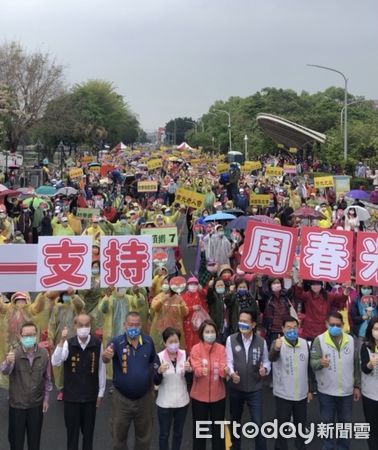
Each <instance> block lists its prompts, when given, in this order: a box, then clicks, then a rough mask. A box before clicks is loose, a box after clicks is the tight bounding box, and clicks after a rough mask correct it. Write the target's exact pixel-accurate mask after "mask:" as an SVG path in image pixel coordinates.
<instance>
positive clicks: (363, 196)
mask: <svg viewBox="0 0 378 450" xmlns="http://www.w3.org/2000/svg"><path fill="white" fill-rule="evenodd" d="M345 197H349V198H354V199H355V200H369V197H370V194H369V192H366V191H363V190H362V189H354V190H353V191H349V192H347V193H346V194H345Z"/></svg>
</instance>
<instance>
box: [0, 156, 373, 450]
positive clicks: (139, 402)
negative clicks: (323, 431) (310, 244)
mask: <svg viewBox="0 0 378 450" xmlns="http://www.w3.org/2000/svg"><path fill="white" fill-rule="evenodd" d="M158 156H159V155H158ZM151 158H152V159H153V158H154V156H150V155H149V154H148V153H147V152H143V151H140V152H135V151H134V152H131V151H130V152H125V151H123V150H115V151H114V152H112V153H110V154H109V155H108V157H107V159H106V160H104V161H102V165H100V164H95V163H94V164H92V165H91V164H90V163H88V158H87V159H86V161H87V162H86V163H85V164H84V163H83V162H80V160H78V161H73V164H72V167H71V168H70V167H67V169H66V174H59V173H57V172H58V171H55V170H54V169H53V168H52V167H49V164H48V161H44V164H43V166H44V173H45V179H44V181H45V185H46V186H51V187H52V186H58V187H61V188H60V190H56V192H55V193H53V194H49V196H45V195H40V194H38V193H37V191H35V190H33V189H32V188H29V187H27V186H26V187H24V188H22V189H20V190H19V191H15V192H14V193H11V194H7V196H6V197H4V198H3V203H2V204H1V205H0V243H1V244H4V245H7V244H17V243H19V244H22V243H24V244H25V243H29V244H31V243H34V244H36V243H38V239H39V237H40V236H75V235H76V236H78V235H87V236H91V237H92V240H93V247H92V278H91V289H88V290H78V291H74V290H73V289H72V288H68V289H67V290H65V291H47V292H38V293H34V292H33V293H28V292H21V291H18V292H4V293H3V294H2V295H1V298H0V321H1V326H0V363H1V366H0V372H1V374H2V375H1V378H0V384H1V386H2V387H4V388H9V442H10V447H11V449H12V450H21V449H23V448H24V440H25V436H26V437H27V442H28V448H29V449H31V450H37V449H39V448H40V439H41V430H42V423H43V414H44V413H46V412H47V410H48V407H49V394H50V392H51V391H52V389H53V385H55V388H56V395H57V397H56V398H57V401H63V403H64V421H65V426H66V429H67V448H68V449H69V450H75V449H78V446H79V438H80V434H82V440H83V444H82V448H83V450H91V449H92V448H93V433H94V428H95V419H96V410H97V408H98V407H99V406H100V404H101V400H102V398H103V397H104V395H105V392H106V390H107V391H108V392H109V393H110V394H111V396H112V421H111V427H112V441H113V444H112V445H113V449H114V450H121V449H125V448H127V440H128V436H129V429H130V425H131V424H132V423H133V425H134V429H135V443H134V448H135V449H137V450H144V449H148V448H150V444H151V439H152V417H153V410H154V408H155V404H156V407H157V415H158V421H159V430H160V431H159V446H160V449H161V450H164V449H169V448H172V450H179V449H180V448H181V443H182V438H183V429H184V424H185V420H186V416H187V412H188V408H189V404H191V408H192V418H193V448H194V449H196V450H197V449H205V448H206V439H201V438H198V436H196V431H198V429H197V426H196V424H197V423H198V422H200V421H206V420H210V421H212V422H216V421H223V420H224V419H225V418H229V419H230V420H231V421H233V422H237V423H241V418H242V413H243V406H244V403H246V404H247V407H248V410H249V414H250V417H251V420H252V421H253V422H254V423H255V424H257V425H258V426H261V425H262V424H263V388H266V389H270V388H271V389H272V393H271V394H269V395H273V396H274V398H275V402H276V418H277V419H278V421H279V423H284V422H288V421H292V422H293V423H294V424H295V426H299V425H302V426H303V427H304V428H305V426H306V422H307V404H308V402H309V401H310V400H312V398H313V395H316V396H317V397H318V399H319V405H320V418H321V420H322V421H323V422H325V423H336V422H338V423H351V422H352V421H353V420H352V419H353V417H352V403H353V400H354V401H358V400H359V399H360V397H362V402H363V410H364V414H365V419H366V422H367V423H368V424H369V425H370V438H369V440H368V445H369V448H370V449H376V448H378V426H377V420H376V419H377V413H378V394H377V393H378V307H377V287H376V286H360V285H357V284H356V281H355V276H354V275H355V273H354V275H353V276H352V278H351V280H350V282H348V283H337V282H335V283H325V282H322V281H319V280H302V279H301V278H300V277H299V274H298V270H297V267H295V266H294V267H293V269H292V271H291V272H290V276H289V277H288V278H284V279H278V278H277V279H274V278H273V279H272V278H269V277H267V276H265V275H260V274H257V273H245V272H244V271H243V270H242V269H241V268H240V258H241V253H242V249H243V243H244V231H245V226H241V227H240V228H233V227H232V225H230V224H229V222H227V221H223V220H210V221H208V220H207V217H209V216H210V215H212V214H214V213H217V212H230V213H235V214H236V215H239V216H252V218H253V217H255V218H256V220H262V219H261V218H265V219H263V220H269V221H270V223H274V224H279V225H283V226H287V227H298V228H299V229H300V228H301V226H302V225H303V224H307V223H308V220H311V223H313V224H314V225H317V226H319V227H321V228H335V229H343V230H350V231H355V232H357V231H361V230H364V229H365V225H366V224H365V219H364V216H363V215H361V213H360V211H361V210H365V207H366V205H365V203H363V202H362V201H361V199H362V198H357V197H355V198H354V199H353V200H350V199H348V198H346V197H345V195H344V194H339V195H336V191H335V189H333V188H326V189H318V188H315V183H314V178H313V177H312V176H311V170H310V171H308V169H311V167H310V168H308V167H306V164H308V161H305V160H303V161H295V160H294V163H295V165H296V173H294V174H290V175H288V174H285V173H283V174H282V175H281V176H274V177H267V176H265V171H266V167H283V166H284V165H285V164H286V163H289V164H290V163H292V162H293V160H292V157H290V156H287V159H285V157H283V156H280V157H274V156H271V157H268V158H264V161H263V164H262V168H261V170H255V171H243V170H241V168H240V165H238V164H237V163H231V164H230V166H229V168H228V170H227V171H226V172H225V173H223V174H220V173H217V169H216V161H215V162H214V158H207V157H206V155H203V154H201V153H199V152H193V154H192V153H191V152H190V151H185V152H183V153H182V154H181V155H178V156H175V155H173V154H172V149H165V150H161V151H160V160H161V165H160V166H159V167H157V168H154V169H150V170H149V167H148V160H149V159H151ZM289 158H291V159H290V160H289ZM155 159H156V155H155ZM102 166H107V170H106V172H105V173H104V172H103V170H102ZM312 166H315V164H314V163H313V164H312ZM72 168H81V169H83V170H82V175H80V176H79V177H78V178H70V173H73V172H72V171H71V169H72ZM369 170H370V169H369ZM377 172H378V171H376V174H377ZM365 176H366V171H365ZM142 181H153V182H156V190H155V191H154V192H143V191H139V190H138V182H142ZM372 181H373V183H374V184H373V186H374V187H373V188H372V193H371V194H369V195H370V197H369V200H371V202H372V203H378V198H377V196H378V177H377V176H375V178H374V177H373V176H372ZM180 188H184V189H189V190H191V191H193V192H195V193H196V194H202V196H203V204H202V205H201V207H197V208H195V207H194V206H189V204H190V201H189V202H186V204H182V203H180V202H178V201H177V200H176V193H177V191H178V189H180ZM253 194H268V195H269V201H268V203H267V204H263V205H261V204H255V203H253V201H250V199H251V198H253ZM364 198H367V197H366V196H365V197H364ZM303 208H310V209H311V210H312V211H314V215H313V216H312V215H309V216H303V215H302V214H297V213H298V211H299V210H301V209H303ZM85 209H88V210H90V211H91V215H90V217H88V216H85V215H84V216H83V215H82V212H83V210H85ZM92 213H93V214H92ZM316 213H317V214H318V215H316ZM146 227H147V228H164V227H177V229H178V235H179V241H180V243H181V245H178V246H177V247H165V248H161V247H159V248H156V249H154V255H153V260H154V272H153V280H152V283H151V286H150V287H148V288H144V287H140V286H137V285H136V286H134V287H132V288H127V289H126V288H114V287H113V286H109V287H107V288H102V287H100V270H101V265H100V256H99V253H100V242H101V238H102V236H109V235H115V236H122V235H137V234H140V233H141V230H142V229H143V228H146ZM189 247H195V250H194V252H195V253H196V258H195V263H194V265H193V266H191V267H187V264H186V263H185V260H186V256H187V252H188V251H189V250H188V248H189ZM0 251H1V247H0ZM186 272H190V274H189V275H187V276H186V278H184V279H182V278H183V276H185V275H186ZM178 286H179V287H180V288H178ZM226 397H228V406H229V410H228V411H226ZM50 401H51V400H50ZM211 429H212V435H213V438H212V448H213V449H214V450H220V449H224V448H225V447H224V446H225V443H224V436H223V434H222V433H221V428H220V426H218V425H216V424H213V425H212V427H211ZM171 434H172V438H170V436H171ZM170 439H171V443H170ZM231 440H232V448H233V449H234V450H235V449H239V448H240V445H241V441H240V439H239V438H238V437H237V436H235V435H234V434H231ZM255 445H256V449H257V450H264V449H266V446H267V443H266V440H265V438H264V437H263V436H262V435H261V434H258V436H257V437H256V444H255ZM295 445H296V448H298V449H300V448H304V447H305V442H304V439H303V438H301V437H297V439H296V441H295ZM349 445H350V437H345V436H344V437H342V438H340V439H338V440H337V446H338V448H340V449H341V448H342V449H346V448H348V447H349ZM322 446H323V448H324V449H331V448H334V440H333V439H332V438H330V437H329V438H326V439H324V440H323V442H322ZM276 448H277V449H278V448H279V449H281V450H284V449H286V448H288V440H287V439H284V438H280V439H278V441H277V443H276Z"/></svg>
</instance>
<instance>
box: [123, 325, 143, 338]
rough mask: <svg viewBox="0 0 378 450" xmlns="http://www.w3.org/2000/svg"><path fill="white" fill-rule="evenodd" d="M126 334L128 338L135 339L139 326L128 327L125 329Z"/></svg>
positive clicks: (137, 335) (138, 332)
mask: <svg viewBox="0 0 378 450" xmlns="http://www.w3.org/2000/svg"><path fill="white" fill-rule="evenodd" d="M126 333H127V336H128V337H129V338H130V339H136V338H137V337H139V336H140V328H139V327H128V328H127V329H126Z"/></svg>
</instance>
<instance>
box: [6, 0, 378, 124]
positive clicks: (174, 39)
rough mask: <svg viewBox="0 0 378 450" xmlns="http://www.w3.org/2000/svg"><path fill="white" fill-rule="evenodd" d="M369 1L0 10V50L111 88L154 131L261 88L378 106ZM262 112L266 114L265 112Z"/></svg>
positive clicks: (42, 2) (37, 0)
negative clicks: (345, 95)
mask: <svg viewBox="0 0 378 450" xmlns="http://www.w3.org/2000/svg"><path fill="white" fill-rule="evenodd" d="M377 19H378V1H377V0H60V1H59V0H0V41H4V40H7V41H11V40H17V41H19V42H21V43H22V44H23V45H25V46H26V47H27V48H28V49H30V50H36V49H41V50H43V51H47V52H49V53H51V54H52V55H54V56H55V57H56V60H57V61H58V62H60V63H62V64H63V65H64V66H65V67H66V72H65V73H66V79H67V83H68V84H73V83H77V82H82V81H85V80H87V79H90V78H92V79H93V78H97V79H105V80H109V81H113V82H114V84H115V86H116V88H117V90H118V91H119V92H120V93H121V94H122V95H124V96H125V97H126V99H127V101H128V103H129V104H130V106H131V107H132V109H133V110H134V111H135V113H137V115H138V116H139V119H140V122H141V125H142V126H143V127H144V128H145V129H147V130H152V129H154V128H157V127H159V126H163V125H164V124H165V123H166V122H167V121H168V120H169V119H171V118H173V117H177V116H183V115H186V116H192V117H193V118H194V119H196V118H198V117H200V116H201V115H202V114H203V113H204V112H206V111H207V110H208V108H209V106H210V105H211V104H212V103H213V102H214V101H215V100H218V99H223V100H226V99H227V98H228V97H230V96H247V95H250V94H253V93H254V92H256V91H258V90H260V89H262V88H264V87H267V86H274V87H282V88H291V89H294V90H296V91H301V90H307V91H309V92H316V91H318V90H323V89H325V88H326V87H328V86H331V85H340V86H342V85H343V81H342V78H341V77H340V76H339V75H337V74H334V73H331V72H328V71H322V70H319V69H313V68H308V67H306V63H313V64H320V65H325V66H332V67H335V68H337V69H339V70H341V71H343V72H345V74H346V75H347V76H348V78H349V80H350V82H349V90H350V92H351V93H353V94H358V95H364V96H366V97H368V98H373V99H377V98H378V83H377V80H378V51H377V50H378V20H377ZM265 112H269V111H265Z"/></svg>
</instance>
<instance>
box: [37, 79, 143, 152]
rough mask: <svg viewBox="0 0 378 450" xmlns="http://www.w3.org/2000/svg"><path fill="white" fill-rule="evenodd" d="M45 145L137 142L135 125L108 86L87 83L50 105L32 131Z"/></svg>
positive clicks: (127, 110)
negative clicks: (62, 142) (63, 142)
mask: <svg viewBox="0 0 378 450" xmlns="http://www.w3.org/2000/svg"><path fill="white" fill-rule="evenodd" d="M33 131H34V136H37V135H38V136H40V137H41V138H42V140H43V141H44V142H46V143H47V144H48V145H56V144H57V143H58V142H59V141H60V140H61V139H62V140H63V141H65V142H73V143H78V144H88V145H96V144H98V143H100V142H104V141H106V142H108V143H110V144H111V145H115V144H117V143H118V142H120V141H123V142H125V143H133V142H135V141H136V140H137V138H138V136H139V133H140V129H139V123H138V120H137V118H136V116H135V114H133V113H132V111H131V110H130V108H129V107H128V105H127V104H126V102H125V101H124V99H123V97H122V96H120V95H119V94H118V93H117V92H116V90H115V88H114V86H113V85H112V83H110V82H107V81H101V80H90V81H88V82H86V83H83V84H78V85H76V86H74V87H73V88H72V89H71V91H70V92H69V93H67V94H64V95H62V96H60V97H59V98H57V99H56V100H53V101H51V102H50V103H49V104H48V106H47V109H46V113H45V115H44V117H43V119H42V120H41V121H40V123H39V124H38V126H37V127H35V129H34V130H33Z"/></svg>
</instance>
